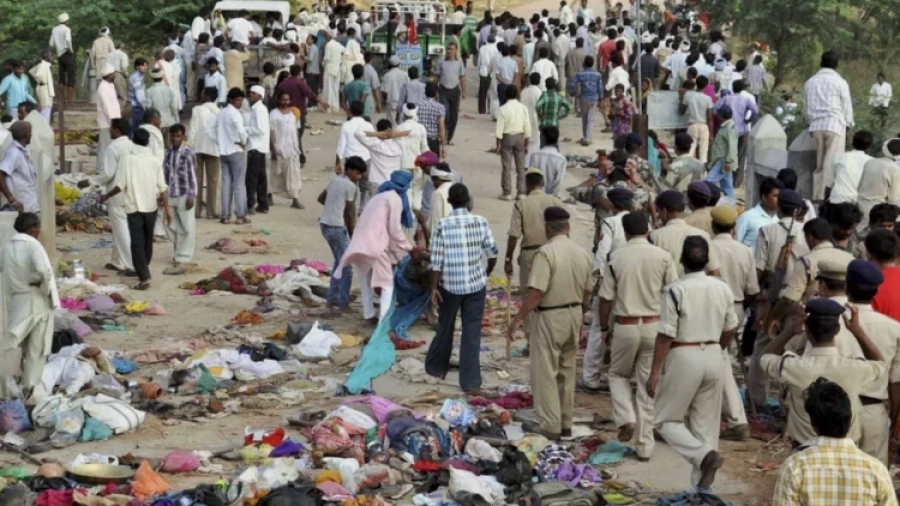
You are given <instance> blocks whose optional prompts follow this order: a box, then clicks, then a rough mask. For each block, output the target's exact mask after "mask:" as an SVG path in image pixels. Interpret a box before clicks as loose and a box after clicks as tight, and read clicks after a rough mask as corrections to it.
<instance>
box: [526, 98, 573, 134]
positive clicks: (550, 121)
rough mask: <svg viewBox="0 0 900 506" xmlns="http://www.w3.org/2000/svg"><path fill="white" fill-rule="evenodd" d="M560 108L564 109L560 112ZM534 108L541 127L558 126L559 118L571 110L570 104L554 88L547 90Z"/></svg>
mask: <svg viewBox="0 0 900 506" xmlns="http://www.w3.org/2000/svg"><path fill="white" fill-rule="evenodd" d="M560 109H565V112H561V111H560ZM534 110H535V112H536V113H537V115H538V120H539V122H540V125H541V128H544V127H549V126H553V127H559V120H561V119H563V118H565V117H566V116H568V115H569V113H570V112H572V104H571V103H569V101H568V100H566V99H565V98H564V97H563V96H562V95H560V94H559V93H558V92H556V91H555V90H547V91H545V92H544V94H543V95H541V98H539V99H538V101H537V104H535V106H534Z"/></svg>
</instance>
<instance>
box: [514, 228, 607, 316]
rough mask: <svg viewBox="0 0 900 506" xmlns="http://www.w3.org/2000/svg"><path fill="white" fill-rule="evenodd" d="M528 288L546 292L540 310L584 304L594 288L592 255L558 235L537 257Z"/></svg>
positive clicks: (543, 247) (540, 250) (548, 242)
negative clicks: (587, 295) (592, 283)
mask: <svg viewBox="0 0 900 506" xmlns="http://www.w3.org/2000/svg"><path fill="white" fill-rule="evenodd" d="M528 286H529V287H531V288H535V289H537V290H540V291H542V292H544V296H543V298H541V304H540V306H539V308H550V307H556V306H563V305H567V304H573V303H576V302H577V303H579V304H581V303H583V302H584V296H585V294H586V293H588V291H590V289H591V256H590V255H588V253H587V252H586V251H584V249H582V248H581V247H580V246H578V245H577V244H575V242H574V241H572V240H571V239H569V238H568V237H566V236H564V235H558V236H556V237H554V238H552V239H550V240H549V241H547V244H545V245H543V246H541V248H540V249H539V250H538V252H537V254H536V255H535V256H534V265H533V266H532V268H531V279H530V280H529V282H528Z"/></svg>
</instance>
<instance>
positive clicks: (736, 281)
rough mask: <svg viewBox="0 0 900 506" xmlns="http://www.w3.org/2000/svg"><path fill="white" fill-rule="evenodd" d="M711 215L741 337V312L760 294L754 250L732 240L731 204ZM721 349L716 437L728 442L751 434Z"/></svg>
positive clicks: (733, 218) (713, 245) (726, 355)
mask: <svg viewBox="0 0 900 506" xmlns="http://www.w3.org/2000/svg"><path fill="white" fill-rule="evenodd" d="M710 217H711V218H712V228H713V232H714V233H715V236H714V237H713V240H712V242H711V243H710V248H711V249H714V250H715V251H716V253H717V254H718V255H719V260H721V262H722V269H721V271H720V272H719V274H720V275H721V277H722V280H723V281H725V282H726V283H728V287H729V288H731V293H732V295H733V296H734V314H735V315H736V316H737V319H738V327H737V328H738V330H737V334H738V337H740V335H741V332H742V331H743V329H744V311H745V309H746V307H747V305H749V304H750V303H752V302H753V301H754V300H755V299H756V295H757V294H758V293H759V284H758V283H757V280H756V265H755V264H754V263H753V253H752V252H751V251H750V248H748V247H747V246H746V245H744V244H741V243H739V242H737V241H736V240H735V239H734V226H735V223H737V217H738V214H737V211H736V210H735V209H734V208H733V207H731V206H717V207H715V208H713V210H712V211H711V212H710ZM745 301H746V304H745ZM722 351H723V353H722V355H723V357H724V363H725V369H724V377H723V383H724V385H725V390H724V392H723V393H722V415H723V418H725V422H726V429H725V431H724V432H722V434H721V435H720V436H719V438H720V439H725V440H728V441H743V440H745V439H747V438H748V437H749V435H750V430H749V426H748V424H747V413H746V412H744V401H743V398H742V397H741V392H740V390H739V389H738V385H737V382H736V381H735V379H734V371H733V370H732V366H731V353H730V350H722Z"/></svg>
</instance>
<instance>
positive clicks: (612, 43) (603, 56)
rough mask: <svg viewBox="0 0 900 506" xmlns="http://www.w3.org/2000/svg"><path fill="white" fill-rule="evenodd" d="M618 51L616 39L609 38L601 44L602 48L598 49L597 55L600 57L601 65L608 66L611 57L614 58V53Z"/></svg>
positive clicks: (602, 66)
mask: <svg viewBox="0 0 900 506" xmlns="http://www.w3.org/2000/svg"><path fill="white" fill-rule="evenodd" d="M615 52H616V40H615V39H609V40H607V41H606V42H604V43H603V44H600V50H599V51H597V55H598V57H599V58H600V66H601V68H606V66H607V65H609V59H610V58H612V54H613V53H615Z"/></svg>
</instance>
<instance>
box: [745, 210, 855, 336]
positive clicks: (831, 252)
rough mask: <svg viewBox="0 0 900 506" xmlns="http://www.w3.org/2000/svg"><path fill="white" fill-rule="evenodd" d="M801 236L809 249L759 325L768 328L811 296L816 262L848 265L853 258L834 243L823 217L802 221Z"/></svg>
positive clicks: (817, 266) (816, 273) (795, 265)
mask: <svg viewBox="0 0 900 506" xmlns="http://www.w3.org/2000/svg"><path fill="white" fill-rule="evenodd" d="M803 237H804V239H805V240H806V245H807V247H809V249H810V252H809V253H807V254H806V255H803V256H802V257H800V258H799V259H798V260H797V261H796V262H795V263H794V267H793V269H792V270H791V277H790V278H788V279H787V286H786V287H785V288H784V290H782V292H781V298H780V299H779V300H778V303H776V304H775V306H774V307H772V310H771V311H769V315H768V317H767V318H766V320H767V324H766V326H765V327H763V328H769V325H771V323H772V322H778V321H781V319H782V318H783V317H784V316H785V315H786V314H788V313H789V312H790V309H791V307H792V306H793V305H794V304H795V303H798V302H802V301H805V300H806V299H809V298H810V297H811V296H812V295H813V293H812V292H813V291H814V288H815V287H816V283H815V279H816V277H818V275H819V262H820V261H822V260H827V259H832V260H836V261H839V262H843V263H844V264H849V263H850V261H851V260H853V255H851V254H850V253H847V252H846V251H844V250H841V249H838V248H836V247H835V246H834V242H833V237H832V234H831V225H829V224H828V221H826V220H825V219H824V218H815V219H812V220H809V221H808V222H806V223H804V224H803Z"/></svg>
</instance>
